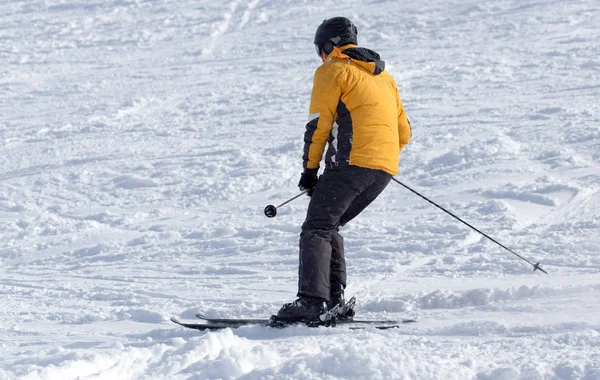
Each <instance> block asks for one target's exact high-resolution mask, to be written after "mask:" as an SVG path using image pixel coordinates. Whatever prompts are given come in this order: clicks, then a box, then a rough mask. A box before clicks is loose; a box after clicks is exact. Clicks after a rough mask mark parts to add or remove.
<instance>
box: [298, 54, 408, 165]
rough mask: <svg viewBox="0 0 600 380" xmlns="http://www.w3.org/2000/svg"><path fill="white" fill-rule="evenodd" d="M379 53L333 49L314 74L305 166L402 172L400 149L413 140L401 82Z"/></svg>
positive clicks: (306, 137) (305, 148) (305, 146)
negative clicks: (387, 67)
mask: <svg viewBox="0 0 600 380" xmlns="http://www.w3.org/2000/svg"><path fill="white" fill-rule="evenodd" d="M384 69H385V63H384V62H383V61H381V60H380V59H379V54H377V53H375V52H374V51H372V50H369V49H365V48H358V47H357V46H356V45H346V46H343V47H342V48H337V47H336V48H334V50H333V51H332V52H331V54H329V56H328V57H327V59H326V60H325V62H324V63H323V64H322V65H321V66H319V68H318V69H317V71H316V72H315V77H314V82H313V90H312V96H311V100H310V111H309V122H308V124H307V125H306V133H305V135H304V142H305V145H304V156H303V159H304V168H306V169H315V168H318V167H319V163H320V162H321V158H322V156H323V151H324V149H325V145H326V144H327V143H329V147H328V149H327V153H326V155H325V164H326V165H331V166H335V165H355V166H360V167H364V168H370V169H379V170H383V171H385V172H387V173H390V174H391V175H396V174H398V164H399V155H400V151H401V150H402V148H404V146H405V145H406V144H408V141H409V140H410V138H411V129H410V123H409V121H408V118H407V116H406V113H405V112H404V107H403V106H402V101H401V100H400V95H399V94H398V88H397V86H396V81H395V80H394V78H392V77H391V75H389V74H388V73H387V72H386V71H384Z"/></svg>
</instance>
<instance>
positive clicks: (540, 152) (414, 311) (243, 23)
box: [0, 0, 600, 380]
mask: <svg viewBox="0 0 600 380" xmlns="http://www.w3.org/2000/svg"><path fill="white" fill-rule="evenodd" d="M344 8H345V10H346V11H345V13H344V14H343V15H344V16H347V17H349V18H351V19H352V20H354V21H355V22H356V24H357V26H358V29H359V39H360V42H361V45H363V46H366V47H370V48H373V49H374V50H377V51H378V52H379V53H380V54H381V55H382V57H383V59H385V60H386V63H387V69H388V71H390V73H392V75H394V77H395V78H396V79H397V81H398V84H399V89H400V92H401V95H402V97H403V100H404V103H405V108H406V110H407V113H408V114H409V116H410V118H411V122H412V125H413V140H412V141H411V143H410V145H409V146H408V147H407V149H406V150H405V151H404V152H403V154H402V157H401V161H402V163H401V174H400V175H399V176H398V179H399V180H401V181H403V182H405V183H406V184H408V185H409V186H411V187H413V188H415V189H416V190H417V191H420V192H422V193H423V194H424V195H425V196H427V197H429V198H431V199H432V200H434V201H436V202H438V203H439V204H441V205H443V206H444V207H446V208H447V209H449V210H451V211H453V212H454V213H456V214H457V215H458V216H460V217H462V218H464V219H465V220H466V221H468V222H469V223H471V224H473V225H475V226H477V227H478V228H480V229H481V230H483V231H484V232H486V233H488V234H490V235H491V236H493V237H494V238H496V239H497V240H499V241H500V242H502V243H503V244H505V245H507V246H508V247H510V248H511V249H513V250H515V251H516V252H518V253H519V254H521V255H523V256H524V257H526V258H528V259H530V260H532V261H534V262H537V261H541V263H542V267H543V268H545V269H546V270H547V271H548V272H549V275H548V276H546V275H543V274H538V273H536V274H532V273H531V267H530V266H529V265H528V264H526V263H525V262H522V261H520V260H519V259H518V258H517V257H515V256H513V255H512V254H510V253H508V252H506V251H504V250H502V249H501V248H500V247H498V246H496V245H495V244H493V243H492V242H490V241H488V240H487V239H485V238H483V237H481V236H480V235H478V234H476V233H475V232H473V231H471V230H469V229H468V228H467V227H466V226H464V225H462V224H460V223H458V222H457V221H455V220H454V219H452V218H450V217H449V216H448V215H446V214H444V213H442V212H440V211H439V210H437V209H435V208H433V207H432V206H431V205H429V204H427V203H425V202H424V201H422V200H420V199H419V198H418V197H415V196H414V195H412V194H410V193H408V192H407V191H406V190H404V189H403V188H401V187H400V186H397V185H396V184H394V183H391V184H390V186H389V188H388V189H387V190H386V191H385V192H384V193H383V194H382V196H381V197H380V198H379V199H378V200H377V201H376V202H375V203H374V204H373V205H372V206H371V207H370V208H369V209H368V210H366V211H365V212H364V214H362V215H361V216H360V217H359V218H357V219H356V220H355V221H353V222H352V223H350V224H349V225H348V226H346V227H344V229H343V234H344V236H345V239H346V250H347V260H348V271H349V285H348V288H347V294H348V295H355V296H357V298H358V304H357V313H358V315H359V316H360V317H361V319H363V318H364V319H368V318H373V319H375V318H377V319H380V318H385V319H393V318H401V317H416V318H418V319H419V322H418V323H417V324H414V325H407V326H402V328H400V329H395V330H386V331H373V330H370V329H366V330H360V331H350V330H348V329H344V328H336V329H327V328H319V329H309V328H306V327H291V328H288V329H285V330H269V329H265V328H262V327H257V326H248V327H242V328H239V329H237V330H223V331H219V332H211V333H203V332H198V331H189V330H184V329H182V328H179V327H177V326H175V325H173V324H172V323H170V322H169V318H170V317H171V316H173V315H176V316H178V317H179V318H182V319H190V320H193V319H194V315H195V314H196V313H197V312H202V313H204V314H205V315H207V316H213V317H216V316H221V317H260V318H264V317H268V316H269V315H271V314H272V313H274V312H275V311H276V310H277V309H278V308H279V307H280V306H281V305H282V304H283V303H284V302H289V301H290V300H292V299H293V298H294V294H295V290H296V288H295V287H296V282H297V277H296V276H297V265H298V263H297V260H298V259H297V255H298V253H297V240H298V234H299V231H300V225H301V223H302V221H303V219H304V216H305V211H306V205H307V203H308V200H307V199H306V198H300V199H299V200H296V201H294V202H292V203H290V204H289V205H286V206H284V207H282V208H280V209H279V210H278V215H277V217H276V218H274V219H267V218H265V217H264V215H263V214H262V212H263V208H264V206H266V205H267V204H275V205H278V204H280V203H281V202H283V201H284V200H286V199H289V198H290V197H292V196H293V195H295V194H297V187H296V183H297V180H298V175H299V173H300V171H301V155H302V146H303V145H302V136H303V132H304V124H305V120H306V113H307V110H308V102H309V97H310V90H311V82H312V75H313V72H314V70H315V69H316V67H317V66H318V64H319V62H318V59H317V57H316V56H315V54H314V49H313V47H312V44H311V42H312V36H313V33H314V30H315V28H316V26H318V24H319V23H320V22H321V21H322V20H323V19H325V18H327V17H332V16H338V15H340V13H339V4H335V3H334V2H327V1H326V2H321V1H315V0H302V1H291V0H285V1H275V0H253V1H227V2H214V1H189V0H184V1H178V2H169V1H164V0H163V1H143V0H107V1H102V2H85V1H82V0H48V1H41V0H31V1H13V2H4V3H3V4H0V25H2V27H0V42H1V43H0V63H1V65H0V150H1V152H2V154H0V273H1V275H0V295H1V297H2V300H3V301H2V303H1V305H2V306H1V307H0V380H4V379H161V378H162V379H231V378H238V379H323V378H327V379H337V378H339V379H478V380H505V379H585V380H596V379H600V334H599V333H600V317H599V316H600V276H599V274H600V116H599V115H600V106H599V103H598V98H599V97H600V84H599V83H600V64H599V61H598V57H599V56H600V46H599V45H598V36H599V35H600V24H599V23H598V20H600V10H599V9H598V6H597V4H596V2H595V1H592V0H578V1H571V2H562V1H552V0H548V1H533V0H524V1H513V0H511V1H508V0H502V1H497V2H489V3H485V2H484V3H482V2H477V1H473V0H468V1H462V2H458V1H450V2H448V1H441V0H434V1H427V2H425V1H416V2H393V1H383V0H371V1H366V2H365V1H356V0H349V1H346V2H345V3H344Z"/></svg>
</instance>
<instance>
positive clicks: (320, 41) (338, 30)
mask: <svg viewBox="0 0 600 380" xmlns="http://www.w3.org/2000/svg"><path fill="white" fill-rule="evenodd" d="M357 34H358V30H357V29H356V25H354V24H353V23H352V21H350V20H348V19H347V18H345V17H333V18H330V19H328V20H324V21H323V23H321V25H319V27H318V28H317V32H316V33H315V42H314V43H315V45H316V46H317V52H318V53H319V54H320V53H321V51H324V52H325V53H326V54H329V53H331V52H332V51H333V47H334V46H338V47H339V46H344V45H348V44H354V45H356V44H357V43H358V40H357V38H356V36H357Z"/></svg>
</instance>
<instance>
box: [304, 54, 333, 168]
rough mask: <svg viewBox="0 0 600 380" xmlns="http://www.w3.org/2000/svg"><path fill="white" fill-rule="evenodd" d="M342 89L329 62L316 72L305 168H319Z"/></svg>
mask: <svg viewBox="0 0 600 380" xmlns="http://www.w3.org/2000/svg"><path fill="white" fill-rule="evenodd" d="M341 96H342V90H341V88H340V85H339V83H338V80H337V79H336V77H335V75H334V73H333V70H332V67H331V66H330V65H328V64H327V63H325V64H323V65H321V66H320V67H319V68H318V69H317V71H316V72H315V77H314V80H313V88H312V95H311V98H310V109H309V121H308V124H306V132H305V134H304V155H303V161H304V165H303V166H304V168H305V169H318V168H319V163H320V162H321V158H322V157H323V151H324V150H325V145H326V144H327V139H328V138H329V134H330V133H331V128H332V127H333V122H334V121H335V118H336V109H337V106H338V103H339V101H340V97H341Z"/></svg>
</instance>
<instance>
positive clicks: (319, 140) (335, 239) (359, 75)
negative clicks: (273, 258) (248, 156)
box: [277, 17, 411, 320]
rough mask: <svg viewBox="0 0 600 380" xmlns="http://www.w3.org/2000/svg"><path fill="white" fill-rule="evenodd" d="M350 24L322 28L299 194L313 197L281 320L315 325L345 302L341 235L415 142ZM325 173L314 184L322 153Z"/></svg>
mask: <svg viewBox="0 0 600 380" xmlns="http://www.w3.org/2000/svg"><path fill="white" fill-rule="evenodd" d="M357 34H358V30H357V28H356V26H355V25H354V24H353V23H352V21H350V20H349V19H347V18H345V17H334V18H330V19H328V20H325V21H323V23H322V24H321V25H320V26H319V27H318V28H317V31H316V34H315V39H314V44H315V46H316V50H317V54H318V55H319V57H320V58H321V60H322V61H323V64H322V65H321V66H319V68H318V69H317V70H316V72H315V75H314V81H313V89H312V94H311V100H310V110H309V121H308V124H307V125H306V132H305V134H304V154H303V167H304V171H303V173H302V175H301V177H300V182H299V183H298V187H299V188H300V190H302V191H304V190H307V194H308V195H309V196H311V200H310V203H309V206H308V211H307V215H306V220H305V221H304V223H303V225H302V232H301V234H300V265H299V270H298V276H299V280H298V294H297V296H298V299H297V300H296V301H294V302H292V303H287V304H285V305H283V307H282V308H281V309H280V310H279V312H278V314H277V316H278V317H279V318H287V319H295V320H310V319H314V318H316V317H318V316H319V315H320V314H322V313H323V312H325V311H326V310H325V307H326V308H327V309H331V308H332V307H334V306H335V305H337V304H340V303H343V302H344V289H345V287H346V262H345V258H344V241H343V238H342V236H341V235H340V233H339V227H341V226H344V225H345V224H346V223H348V222H349V221H350V220H352V219H353V218H355V217H356V216H357V215H358V214H360V213H361V212H362V211H363V210H364V209H365V208H366V207H367V206H368V205H369V204H370V203H371V202H373V201H374V200H375V199H376V198H377V196H379V194H380V193H381V192H382V191H383V190H384V189H385V187H386V186H387V185H388V183H389V182H390V180H391V178H392V176H394V175H396V174H398V165H399V155H400V152H401V151H402V149H403V148H404V146H406V144H408V142H409V140H410V138H411V127H410V123H409V120H408V118H407V116H406V113H405V112H404V107H403V105H402V101H401V99H400V96H399V94H398V88H397V86H396V82H395V80H394V79H393V78H392V76H391V75H389V74H388V73H387V72H386V71H385V63H384V61H382V60H381V59H380V56H379V54H377V53H376V52H374V51H373V50H369V49H366V48H363V47H358V46H357V45H358V40H357ZM326 145H328V148H327V151H326V153H325V160H324V163H325V170H324V172H323V174H322V175H321V176H320V177H317V173H318V171H319V166H320V162H321V159H322V156H323V152H324V150H325V146H326Z"/></svg>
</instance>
